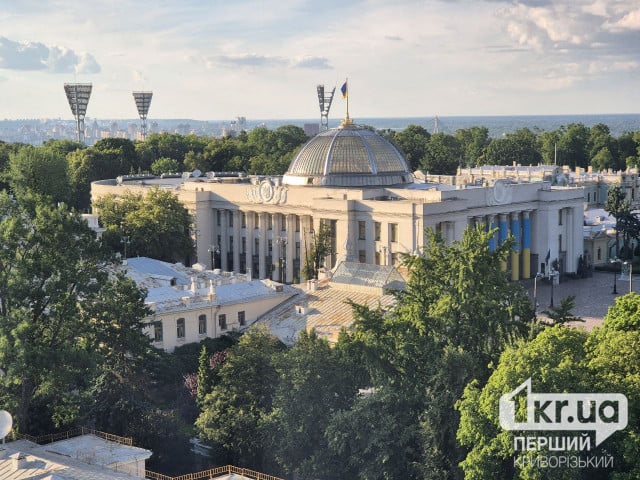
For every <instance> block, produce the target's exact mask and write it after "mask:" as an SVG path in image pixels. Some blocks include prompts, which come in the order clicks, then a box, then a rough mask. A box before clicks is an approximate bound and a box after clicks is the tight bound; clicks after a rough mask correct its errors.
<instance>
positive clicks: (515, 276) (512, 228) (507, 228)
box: [473, 210, 531, 281]
mask: <svg viewBox="0 0 640 480" xmlns="http://www.w3.org/2000/svg"><path fill="white" fill-rule="evenodd" d="M530 212H531V210H523V211H517V212H509V213H500V214H492V215H481V216H475V217H473V224H475V225H479V226H481V227H482V228H483V229H485V230H486V231H489V230H493V229H495V228H498V232H497V239H496V235H494V236H492V237H491V238H490V239H489V249H490V250H491V251H495V249H496V247H497V246H498V245H502V244H503V243H504V242H505V241H506V240H507V238H508V237H509V235H512V236H513V238H514V240H515V244H514V246H513V249H512V251H511V259H510V263H511V280H514V281H515V280H520V279H521V278H530V277H531V215H530ZM496 240H497V241H496ZM521 257H522V271H521V269H520V266H521V263H520V259H521ZM502 269H503V270H504V271H506V270H507V262H506V261H504V262H502Z"/></svg>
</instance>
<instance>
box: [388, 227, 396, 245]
mask: <svg viewBox="0 0 640 480" xmlns="http://www.w3.org/2000/svg"><path fill="white" fill-rule="evenodd" d="M389 240H391V241H392V242H397V241H398V224H397V223H390V224H389Z"/></svg>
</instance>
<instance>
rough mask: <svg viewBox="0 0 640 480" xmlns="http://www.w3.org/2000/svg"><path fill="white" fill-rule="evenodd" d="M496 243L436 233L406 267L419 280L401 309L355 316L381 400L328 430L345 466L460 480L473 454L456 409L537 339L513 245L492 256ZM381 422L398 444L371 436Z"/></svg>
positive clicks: (477, 235) (399, 303)
mask: <svg viewBox="0 0 640 480" xmlns="http://www.w3.org/2000/svg"><path fill="white" fill-rule="evenodd" d="M491 234H492V233H488V232H484V231H482V230H481V229H468V230H467V231H466V232H465V233H464V236H463V239H462V241H460V242H454V244H452V245H446V244H445V243H444V241H443V240H442V238H440V237H439V236H437V235H436V234H434V233H433V232H431V231H428V232H427V234H426V235H427V245H426V247H425V251H424V252H423V253H422V254H420V255H409V256H406V257H405V258H404V259H403V262H404V265H405V266H406V268H407V271H408V272H409V278H408V280H407V283H406V286H405V289H404V290H403V291H401V292H396V297H397V298H396V305H395V306H394V307H393V308H392V309H391V310H390V311H388V312H385V311H383V310H381V309H369V308H366V307H362V306H355V308H356V310H355V317H356V324H355V331H354V333H353V339H354V340H353V341H354V342H355V343H356V344H359V345H360V347H359V348H358V349H357V350H360V351H361V352H362V353H361V358H362V362H363V363H364V364H365V365H366V366H367V368H368V371H369V376H370V379H371V386H372V387H373V388H374V391H373V394H372V396H371V398H369V399H367V400H365V401H362V402H357V403H356V404H355V405H354V407H353V408H352V409H351V410H349V411H347V412H344V413H342V414H338V415H336V416H335V417H334V418H333V419H332V421H331V423H330V424H329V426H328V427H327V433H326V435H327V437H328V438H329V447H330V449H331V451H332V452H333V453H334V454H335V456H336V458H339V459H341V460H340V462H339V464H340V465H343V466H344V465H346V467H345V468H348V469H351V468H353V469H356V465H367V468H368V470H367V472H374V471H377V472H383V474H384V473H385V472H386V475H387V477H384V476H377V475H378V474H375V475H374V474H373V473H371V477H370V478H388V477H389V476H390V475H391V473H390V472H391V471H393V472H395V474H396V475H397V477H398V478H457V476H458V475H459V474H458V467H457V465H458V462H459V461H460V460H462V459H463V458H464V453H465V452H464V451H463V450H462V449H460V447H459V446H458V445H457V443H456V430H457V425H458V414H457V413H456V411H455V410H454V402H455V401H456V400H457V399H458V398H459V397H460V395H461V394H462V392H463V389H464V386H465V385H466V384H467V383H468V382H470V381H471V380H472V379H474V378H478V379H483V380H484V379H486V378H488V376H489V370H488V365H489V364H490V362H492V361H494V362H495V361H496V360H497V359H498V356H499V354H500V352H501V351H502V350H503V349H504V348H505V347H506V346H507V345H509V344H510V343H511V342H513V341H515V340H516V339H519V338H525V337H528V336H529V335H530V334H531V333H532V332H533V331H535V328H534V327H535V325H534V324H533V323H532V322H533V318H534V317H533V310H532V307H531V302H530V301H529V299H528V297H527V295H526V292H524V290H523V289H522V287H521V286H520V285H517V284H512V283H510V282H509V281H508V279H507V276H506V273H505V272H503V271H502V270H501V266H500V265H501V262H502V261H504V260H505V259H506V256H507V255H508V253H509V252H510V250H511V245H512V244H511V242H505V243H504V244H502V245H501V246H500V247H499V248H498V249H496V250H495V251H491V250H490V249H489V238H490V235H491ZM369 408H374V409H375V411H374V412H371V411H368V409H369ZM398 409H400V410H401V412H399V411H397V410H398ZM372 418H380V422H382V423H383V424H384V425H385V426H387V425H390V424H394V423H395V425H394V426H393V428H391V427H387V428H388V429H389V432H390V433H391V434H388V433H389V432H387V431H386V430H385V431H381V432H378V433H375V434H374V433H372V432H370V430H369V427H368V426H367V425H369V424H368V423H367V422H368V421H370V419H372ZM357 425H362V426H361V427H360V428H359V429H358V428H357ZM399 439H400V440H399ZM401 465H402V467H401ZM392 466H393V467H392ZM346 471H350V470H346ZM355 471H356V470H354V472H355ZM383 474H380V475H383ZM360 478H369V477H367V476H366V475H363V476H361V477H360Z"/></svg>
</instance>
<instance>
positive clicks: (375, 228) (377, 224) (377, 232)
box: [373, 222, 382, 265]
mask: <svg viewBox="0 0 640 480" xmlns="http://www.w3.org/2000/svg"><path fill="white" fill-rule="evenodd" d="M381 231H382V226H381V225H380V222H374V223H373V239H374V240H375V241H376V242H379V241H380V232H381ZM378 265H379V264H378Z"/></svg>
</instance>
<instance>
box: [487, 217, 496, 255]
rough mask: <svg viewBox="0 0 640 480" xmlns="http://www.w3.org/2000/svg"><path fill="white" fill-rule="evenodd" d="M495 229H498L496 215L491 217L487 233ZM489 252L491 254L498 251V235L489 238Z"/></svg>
mask: <svg viewBox="0 0 640 480" xmlns="http://www.w3.org/2000/svg"><path fill="white" fill-rule="evenodd" d="M494 228H496V216H495V215H489V223H488V225H487V231H489V232H490V231H492V230H493V229H494ZM489 251H490V252H495V251H496V234H495V232H494V233H493V234H491V237H490V238H489Z"/></svg>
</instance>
